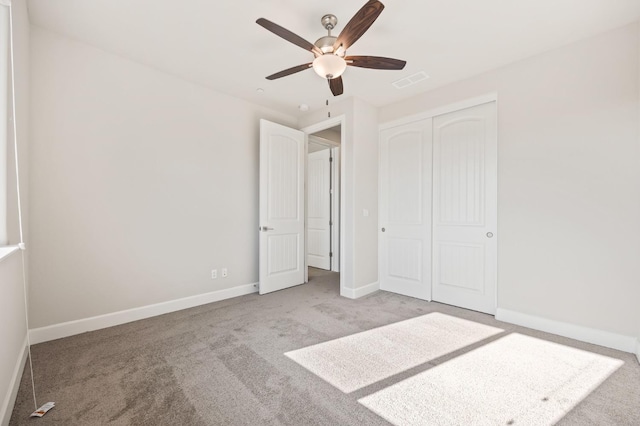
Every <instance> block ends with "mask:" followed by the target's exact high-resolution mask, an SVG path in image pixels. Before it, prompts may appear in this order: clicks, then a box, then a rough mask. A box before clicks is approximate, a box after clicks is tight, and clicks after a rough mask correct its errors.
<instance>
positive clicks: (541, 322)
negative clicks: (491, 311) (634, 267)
mask: <svg viewBox="0 0 640 426" xmlns="http://www.w3.org/2000/svg"><path fill="white" fill-rule="evenodd" d="M496 319H497V320H498V321H504V322H508V323H511V324H516V325H521V326H523V327H528V328H533V329H534V330H540V331H545V332H547V333H552V334H557V335H559V336H564V337H569V338H571V339H576V340H580V341H582V342H587V343H593V344H596V345H600V346H605V347H607V348H612V349H617V350H620V351H624V352H630V353H635V352H636V351H637V349H636V342H637V339H636V338H634V337H630V336H625V335H623V334H616V333H611V332H609V331H603V330H598V329H595V328H589V327H583V326H580V325H575V324H570V323H567V322H562V321H555V320H550V319H547V318H542V317H537V316H534V315H529V314H523V313H521V312H516V311H511V310H508V309H502V308H498V309H497V311H496Z"/></svg>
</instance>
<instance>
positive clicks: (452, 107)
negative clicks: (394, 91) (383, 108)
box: [378, 92, 498, 130]
mask: <svg viewBox="0 0 640 426" xmlns="http://www.w3.org/2000/svg"><path fill="white" fill-rule="evenodd" d="M489 102H496V105H497V102H498V93H496V92H492V93H487V94H486V95H482V96H478V97H475V98H471V99H465V100H464V101H460V102H455V103H452V104H447V105H444V106H441V107H437V108H433V109H430V110H427V111H422V112H419V113H417V114H413V115H408V116H406V117H402V118H399V119H397V120H393V121H387V122H385V123H382V124H380V125H379V126H378V130H384V129H389V128H392V127H397V126H402V125H404V124H409V123H413V122H415V121H420V120H425V119H427V118H432V117H436V116H438V115H442V114H447V113H450V112H454V111H460V110H461V109H466V108H471V107H474V106H478V105H482V104H488V103H489Z"/></svg>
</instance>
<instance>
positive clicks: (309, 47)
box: [256, 18, 322, 55]
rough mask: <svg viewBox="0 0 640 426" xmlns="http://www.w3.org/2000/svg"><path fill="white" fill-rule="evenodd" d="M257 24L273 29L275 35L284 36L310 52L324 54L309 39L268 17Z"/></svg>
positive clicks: (259, 20)
mask: <svg viewBox="0 0 640 426" xmlns="http://www.w3.org/2000/svg"><path fill="white" fill-rule="evenodd" d="M256 24H258V25H260V26H262V27H264V28H265V29H267V30H269V31H271V32H272V33H274V34H275V35H277V36H280V37H282V38H283V39H285V40H287V41H288V42H290V43H293V44H295V45H296V46H300V47H302V48H303V49H304V50H308V51H310V52H313V53H315V54H316V55H322V51H321V50H320V49H318V47H317V46H316V45H314V44H311V43H309V42H308V41H307V40H305V39H303V38H302V37H300V36H299V35H296V34H294V33H292V32H291V31H289V30H288V29H286V28H283V27H281V26H280V25H278V24H274V23H273V22H271V21H269V20H268V19H264V18H259V19H258V20H257V21H256Z"/></svg>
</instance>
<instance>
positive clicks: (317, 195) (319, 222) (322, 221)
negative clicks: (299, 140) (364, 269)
mask: <svg viewBox="0 0 640 426" xmlns="http://www.w3.org/2000/svg"><path fill="white" fill-rule="evenodd" d="M330 161H331V150H330V149H329V148H326V149H323V150H321V151H316V152H312V153H311V154H309V161H308V163H307V176H308V185H307V200H308V201H307V202H308V204H307V238H308V242H307V262H308V265H309V266H312V267H314V268H320V269H326V270H329V269H331V257H330V252H331V226H330V223H331V202H330V200H331V162H330Z"/></svg>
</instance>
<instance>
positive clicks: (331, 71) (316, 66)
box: [313, 53, 347, 79]
mask: <svg viewBox="0 0 640 426" xmlns="http://www.w3.org/2000/svg"><path fill="white" fill-rule="evenodd" d="M346 68H347V62H346V61H345V60H344V59H343V58H341V57H340V56H338V55H334V54H333V53H327V54H324V55H322V56H318V57H317V58H316V59H314V60H313V70H314V71H315V72H316V74H318V75H319V76H320V77H322V78H326V79H332V78H338V77H340V76H341V75H342V73H343V72H344V70H345V69H346Z"/></svg>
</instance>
